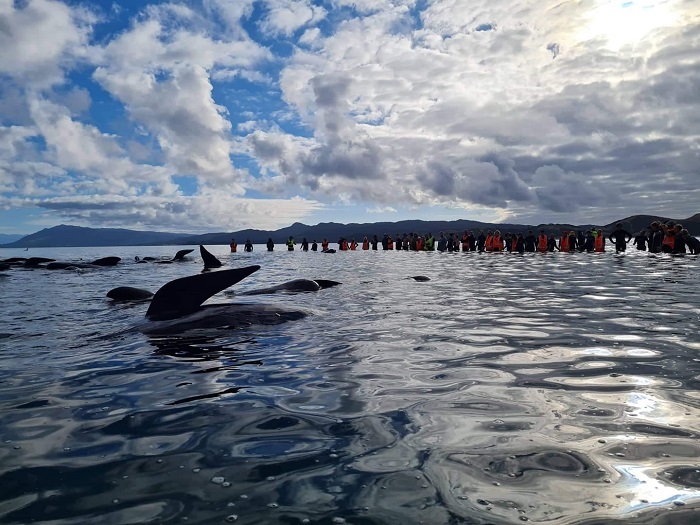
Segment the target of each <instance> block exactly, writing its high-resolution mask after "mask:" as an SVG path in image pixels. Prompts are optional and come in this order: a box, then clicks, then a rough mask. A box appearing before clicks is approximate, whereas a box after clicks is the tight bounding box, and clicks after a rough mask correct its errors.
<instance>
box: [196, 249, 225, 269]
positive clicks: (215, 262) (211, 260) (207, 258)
mask: <svg viewBox="0 0 700 525" xmlns="http://www.w3.org/2000/svg"><path fill="white" fill-rule="evenodd" d="M199 253H200V255H201V256H202V260H203V261H204V267H205V268H221V261H220V260H219V259H217V258H216V257H214V255H212V254H211V253H209V252H208V251H207V249H206V248H205V247H204V246H202V245H201V244H200V245H199Z"/></svg>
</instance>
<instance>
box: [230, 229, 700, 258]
mask: <svg viewBox="0 0 700 525" xmlns="http://www.w3.org/2000/svg"><path fill="white" fill-rule="evenodd" d="M606 241H609V242H610V243H612V245H614V247H615V251H616V252H618V253H619V252H624V251H625V250H626V249H627V245H628V244H629V243H630V242H633V244H634V246H635V247H636V249H637V250H640V251H646V250H648V251H649V252H651V253H671V254H684V253H688V252H690V253H691V254H700V241H698V240H697V239H696V238H695V237H692V236H691V235H690V234H689V233H688V230H686V229H684V228H683V226H682V225H680V224H676V223H675V222H674V221H668V222H666V223H663V222H656V221H655V222H652V223H651V225H650V226H649V228H648V229H646V230H643V231H641V232H639V233H638V234H637V235H632V234H631V233H630V232H628V231H627V230H625V229H624V228H623V227H622V224H617V225H616V227H615V230H614V231H613V232H611V233H610V234H608V235H607V236H606V235H605V234H604V233H603V231H602V230H601V229H600V228H593V229H591V230H586V231H585V232H584V231H578V232H576V231H573V230H571V231H564V232H562V233H561V235H560V236H559V238H557V237H555V235H554V234H553V233H550V234H547V233H545V230H540V232H539V234H538V235H535V233H534V232H533V231H532V230H530V231H528V232H527V234H522V233H518V234H511V233H506V234H502V233H501V231H500V230H493V231H492V230H487V231H486V232H484V231H483V230H479V232H478V234H477V235H475V234H474V232H473V231H472V230H465V231H464V233H463V234H462V235H459V234H455V233H448V234H447V235H445V234H444V233H443V232H440V234H439V235H438V237H437V239H436V238H435V237H434V236H433V235H432V234H431V233H428V234H427V235H419V234H417V233H411V234H403V235H400V234H396V236H395V237H391V236H389V235H386V234H385V235H384V236H383V237H382V238H381V239H379V237H378V236H377V235H374V236H373V237H372V238H371V239H370V238H369V237H364V238H363V239H362V243H361V244H359V243H358V242H357V241H356V240H355V239H350V240H349V241H348V240H347V239H345V238H342V237H341V238H340V239H339V240H338V250H340V251H355V250H358V249H361V250H378V249H379V246H380V245H381V247H382V250H404V251H435V250H437V251H439V252H460V251H461V252H480V253H482V252H512V253H526V252H531V253H534V252H542V253H546V252H555V251H560V252H589V253H590V252H604V251H605V249H606ZM285 245H286V247H287V250H288V251H294V249H295V246H296V242H295V241H294V238H293V237H292V236H290V237H289V239H287V241H286V243H285ZM230 247H231V252H232V253H235V252H236V251H237V249H238V245H237V244H236V241H235V239H231V244H230ZM318 248H319V245H318V243H317V242H316V241H315V240H314V241H312V243H311V244H310V245H309V242H308V241H307V240H306V238H304V240H303V241H302V242H301V250H302V251H309V249H310V250H311V251H314V252H315V251H318ZM274 249H275V243H274V242H273V240H272V238H269V239H268V241H267V251H270V252H271V251H274ZM244 251H246V252H252V251H253V244H252V243H251V242H250V239H248V240H247V241H246V243H245V245H244ZM321 251H322V252H326V253H328V252H331V253H332V252H335V251H336V250H334V249H332V248H330V245H329V242H328V239H323V241H322V242H321Z"/></svg>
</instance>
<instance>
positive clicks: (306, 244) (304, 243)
mask: <svg viewBox="0 0 700 525" xmlns="http://www.w3.org/2000/svg"><path fill="white" fill-rule="evenodd" d="M301 249H302V251H304V252H308V251H309V241H307V240H306V237H304V240H303V241H301Z"/></svg>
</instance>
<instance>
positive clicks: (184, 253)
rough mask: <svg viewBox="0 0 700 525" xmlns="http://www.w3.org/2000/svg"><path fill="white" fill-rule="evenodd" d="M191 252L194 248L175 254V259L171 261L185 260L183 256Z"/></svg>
mask: <svg viewBox="0 0 700 525" xmlns="http://www.w3.org/2000/svg"><path fill="white" fill-rule="evenodd" d="M193 251H194V248H190V249H189V250H180V251H179V252H177V253H176V254H175V257H173V261H182V260H183V259H184V258H185V255H187V254H188V253H192V252H193Z"/></svg>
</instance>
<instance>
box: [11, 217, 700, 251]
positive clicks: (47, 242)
mask: <svg viewBox="0 0 700 525" xmlns="http://www.w3.org/2000/svg"><path fill="white" fill-rule="evenodd" d="M655 220H658V221H667V220H669V218H667V217H659V216H655V215H633V216H631V217H627V218H625V219H620V220H618V221H615V222H612V223H610V224H606V225H604V226H602V229H603V231H604V232H606V233H609V232H611V231H612V230H613V229H614V227H615V224H617V223H622V225H623V227H624V228H625V229H627V230H628V231H629V232H631V233H633V234H635V233H637V232H639V231H640V230H643V229H644V228H646V227H648V226H649V224H650V223H651V222H652V221H655ZM674 220H676V222H680V223H681V224H683V226H684V227H685V228H687V229H688V231H689V232H690V233H691V235H696V236H697V235H700V213H697V214H695V215H693V216H692V217H688V218H686V219H674ZM593 226H596V225H592V224H580V225H572V224H551V223H550V224H537V225H527V224H505V223H502V224H494V223H484V222H478V221H469V220H457V221H419V220H413V221H399V222H375V223H364V224H357V223H351V224H340V223H334V222H326V223H320V224H317V225H315V226H309V225H306V224H302V223H300V222H295V223H294V224H292V225H291V226H287V227H286V228H281V229H279V230H275V231H268V230H251V229H248V230H239V231H236V232H217V233H204V234H197V235H192V234H184V233H166V232H153V231H136V230H126V229H116V228H85V227H81V226H67V225H65V224H61V225H59V226H54V227H53V228H46V229H43V230H41V231H38V232H36V233H32V234H31V235H27V236H24V237H22V238H21V239H18V240H14V241H12V240H11V241H10V242H7V236H6V235H3V236H0V242H2V241H3V240H5V241H6V243H5V244H0V247H2V248H39V247H61V246H69V247H79V246H162V245H171V246H188V245H197V244H205V245H216V244H224V245H227V244H229V243H230V242H231V239H232V238H235V239H236V241H237V242H238V243H239V244H243V243H244V242H245V241H246V240H248V239H250V240H251V242H253V243H254V244H264V243H266V242H267V240H268V238H272V240H273V241H274V242H275V243H277V244H281V243H284V242H285V241H286V240H287V239H288V238H289V236H290V235H291V236H292V237H294V239H295V240H296V241H297V242H299V241H301V240H302V239H303V238H306V239H308V240H309V241H313V240H316V241H318V242H320V241H321V240H323V239H324V238H326V239H328V240H329V241H330V242H336V241H337V240H338V239H339V238H340V237H344V238H346V239H353V238H354V239H356V240H357V241H358V242H360V241H361V240H362V239H363V238H364V237H365V236H367V237H369V238H371V237H372V236H373V235H377V236H378V237H379V238H380V239H381V237H382V236H383V235H384V234H388V235H391V236H392V237H393V236H395V235H396V234H397V233H400V234H404V233H412V232H415V233H418V234H426V233H429V232H431V233H433V234H438V233H439V232H441V231H442V232H446V233H447V232H463V231H464V230H475V231H478V230H495V229H499V230H501V232H503V233H505V232H511V233H524V232H527V231H528V230H533V231H535V232H539V231H540V230H545V231H546V232H547V233H548V234H549V233H556V234H559V233H561V232H562V231H563V230H577V231H578V230H586V229H589V228H591V227H593ZM15 237H18V236H15Z"/></svg>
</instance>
